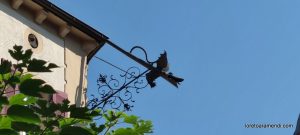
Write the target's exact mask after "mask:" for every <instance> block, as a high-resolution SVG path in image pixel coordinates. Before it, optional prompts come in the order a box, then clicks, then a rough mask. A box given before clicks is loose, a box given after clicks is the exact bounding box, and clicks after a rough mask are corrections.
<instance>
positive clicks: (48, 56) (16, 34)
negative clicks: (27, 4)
mask: <svg viewBox="0 0 300 135" xmlns="http://www.w3.org/2000/svg"><path fill="white" fill-rule="evenodd" d="M30 32H32V33H35V34H37V36H38V38H39V39H40V40H42V41H39V43H42V47H41V48H38V51H37V50H33V51H34V54H33V57H35V58H39V59H44V60H46V61H48V62H52V63H55V64H57V65H58V66H60V68H57V69H54V70H53V72H51V73H39V74H38V75H37V78H40V79H43V80H45V81H46V82H47V83H48V84H50V85H51V86H53V87H54V89H56V90H60V91H64V84H65V79H64V40H63V39H61V38H59V37H58V36H57V35H56V33H51V32H49V31H47V30H46V29H45V28H43V27H41V26H40V25H38V24H36V23H35V22H34V21H33V20H32V19H28V18H25V17H24V16H23V15H20V14H19V13H17V12H16V11H15V10H13V9H12V8H10V7H9V6H8V5H5V4H3V3H0V58H5V59H9V60H12V59H11V57H10V55H9V53H8V49H11V48H12V47H13V45H15V44H17V45H23V46H24V48H27V49H29V48H30V46H29V45H28V40H27V34H28V33H30Z"/></svg>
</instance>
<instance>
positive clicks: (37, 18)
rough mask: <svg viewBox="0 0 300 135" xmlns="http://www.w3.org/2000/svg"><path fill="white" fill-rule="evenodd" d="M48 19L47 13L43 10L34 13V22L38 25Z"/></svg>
mask: <svg viewBox="0 0 300 135" xmlns="http://www.w3.org/2000/svg"><path fill="white" fill-rule="evenodd" d="M47 17H48V12H46V11H45V10H39V11H37V12H36V16H35V22H36V23H38V24H42V23H43V22H44V21H45V20H46V19H47Z"/></svg>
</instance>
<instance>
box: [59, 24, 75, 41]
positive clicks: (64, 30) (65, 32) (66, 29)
mask: <svg viewBox="0 0 300 135" xmlns="http://www.w3.org/2000/svg"><path fill="white" fill-rule="evenodd" d="M71 29H72V26H69V25H63V26H60V27H59V29H58V35H59V36H60V37H62V38H64V37H66V36H67V35H68V34H69V33H70V32H71Z"/></svg>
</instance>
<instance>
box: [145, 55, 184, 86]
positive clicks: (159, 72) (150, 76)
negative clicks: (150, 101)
mask: <svg viewBox="0 0 300 135" xmlns="http://www.w3.org/2000/svg"><path fill="white" fill-rule="evenodd" d="M155 63H156V67H155V68H154V69H152V70H151V71H150V72H149V73H147V74H146V80H147V82H148V84H149V85H150V87H151V88H153V87H155V86H156V83H155V80H156V79H157V78H158V77H160V76H162V77H163V78H164V79H166V80H167V81H169V82H170V83H172V84H173V85H174V86H175V87H178V84H179V83H180V82H182V81H183V80H184V79H183V78H179V77H176V76H174V75H173V73H171V72H170V73H166V72H167V71H168V68H169V64H168V59H167V52H166V51H164V53H163V54H161V55H160V57H159V58H158V60H157V61H156V62H155Z"/></svg>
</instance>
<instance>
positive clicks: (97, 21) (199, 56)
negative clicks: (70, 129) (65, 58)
mask: <svg viewBox="0 0 300 135" xmlns="http://www.w3.org/2000/svg"><path fill="white" fill-rule="evenodd" d="M51 1H52V2H54V3H56V4H57V5H58V6H60V7H61V8H63V9H64V10H66V11H68V12H69V13H71V14H73V15H74V16H76V17H78V18H79V19H81V20H83V21H84V22H86V23H87V24H89V25H91V26H93V27H94V28H96V29H97V30H99V31H101V32H103V33H104V34H106V35H107V36H109V37H110V39H111V40H112V41H113V42H115V43H117V44H118V45H119V46H121V47H122V48H124V49H126V50H130V48H131V47H132V46H134V45H140V46H143V47H144V48H145V49H147V51H148V53H149V57H150V59H152V60H154V59H156V58H157V57H158V56H159V54H160V53H162V52H163V51H164V50H166V51H167V52H168V58H169V62H170V63H171V67H170V71H172V72H173V73H175V75H178V76H180V77H183V78H184V79H185V81H184V82H183V84H182V85H181V86H180V88H179V89H176V88H174V87H173V86H171V85H170V84H169V83H167V82H166V81H164V80H162V79H160V80H159V81H158V82H157V85H158V86H157V87H156V88H153V89H150V88H146V89H144V90H143V91H141V93H140V94H138V95H136V96H135V97H134V99H135V100H136V103H135V104H134V105H135V107H134V108H133V111H132V112H131V113H133V114H136V115H138V116H141V117H142V118H143V119H150V120H152V121H153V123H154V135H292V134H293V132H294V128H288V129H282V128H281V129H270V128H268V129H251V128H245V124H247V123H249V124H251V123H256V124H277V123H280V124H294V127H295V126H296V125H295V124H296V120H297V117H298V114H299V112H300V98H299V93H300V25H299V24H300V16H299V13H300V8H299V7H300V1H299V0H176V1H174V0H148V1H146V0H97V1H96V0H94V1H92V0H89V1H87V0H76V1H74V0H63V1H62V0H51ZM97 56H100V57H101V58H104V59H107V60H109V61H110V62H112V63H114V64H116V65H118V66H120V67H122V68H124V69H126V68H127V67H129V66H132V65H138V64H136V63H134V62H132V61H130V60H129V59H126V58H125V57H124V55H122V54H119V53H117V51H114V50H113V49H111V47H109V46H105V47H104V48H103V49H102V50H100V51H99V53H98V54H97ZM116 72H118V71H117V70H112V68H111V67H109V66H108V65H106V64H104V63H102V62H100V61H97V60H95V59H93V60H92V61H91V63H90V66H89V89H88V90H89V91H90V92H91V91H95V90H96V89H97V86H96V78H97V75H98V74H99V73H106V74H111V73H116Z"/></svg>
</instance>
